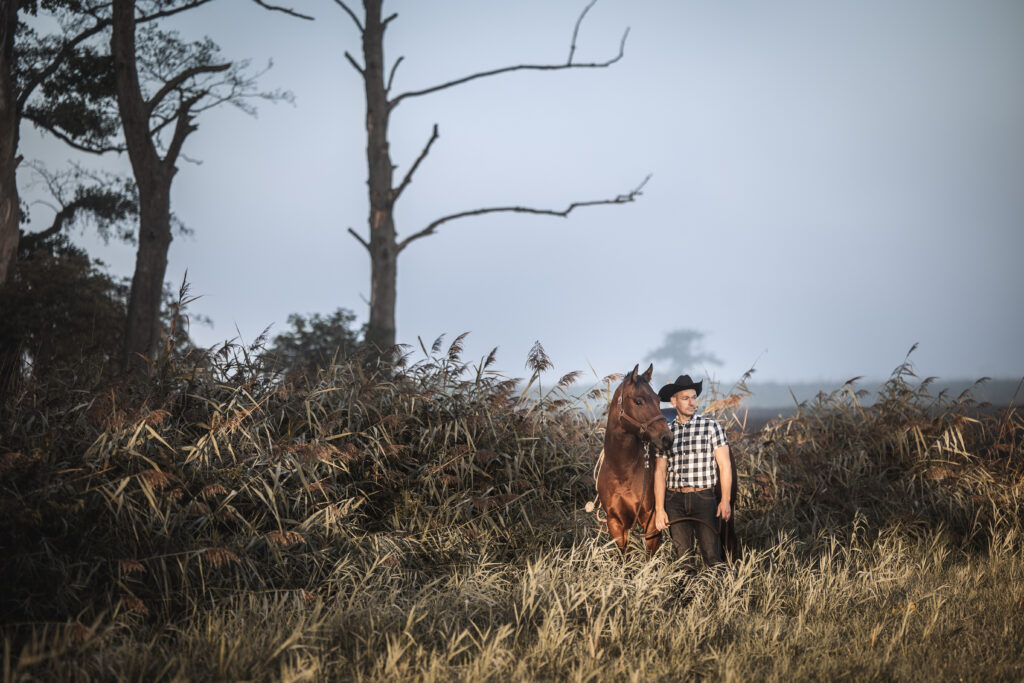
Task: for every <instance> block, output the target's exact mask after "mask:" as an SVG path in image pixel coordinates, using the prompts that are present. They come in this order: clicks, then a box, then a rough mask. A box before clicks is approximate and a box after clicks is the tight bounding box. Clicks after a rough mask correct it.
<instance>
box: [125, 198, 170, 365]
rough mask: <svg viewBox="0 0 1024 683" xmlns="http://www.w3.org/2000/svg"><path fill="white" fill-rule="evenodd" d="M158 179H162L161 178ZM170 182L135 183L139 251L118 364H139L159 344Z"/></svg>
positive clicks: (167, 239) (168, 225)
mask: <svg viewBox="0 0 1024 683" xmlns="http://www.w3.org/2000/svg"><path fill="white" fill-rule="evenodd" d="M161 180H162V179H161ZM170 194H171V183H170V179H169V178H168V179H167V181H166V182H160V181H157V182H156V183H153V184H152V185H151V186H148V187H147V185H146V184H143V183H139V203H140V207H139V208H140V212H139V249H138V251H137V252H136V255H135V275H134V276H133V277H132V288H131V294H130V295H129V297H128V320H127V321H126V323H125V333H124V347H123V350H122V352H123V358H122V365H123V366H124V367H125V368H129V367H132V366H133V365H141V364H142V360H143V358H150V357H151V356H152V354H153V352H154V351H155V350H156V349H157V347H158V345H159V343H160V300H161V298H162V296H163V287H164V275H165V274H166V272H167V250H168V249H169V248H170V245H171V198H170Z"/></svg>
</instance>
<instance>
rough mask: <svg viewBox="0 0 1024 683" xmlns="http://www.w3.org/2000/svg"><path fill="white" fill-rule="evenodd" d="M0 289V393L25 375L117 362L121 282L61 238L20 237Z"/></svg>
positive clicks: (90, 369)
mask: <svg viewBox="0 0 1024 683" xmlns="http://www.w3.org/2000/svg"><path fill="white" fill-rule="evenodd" d="M30 249H31V250H30ZM2 289H3V292H2V295H3V301H4V313H3V315H2V316H0V350H2V353H0V359H2V363H0V365H2V366H3V367H0V394H3V391H2V390H4V389H8V388H10V387H11V385H12V383H13V382H15V381H17V379H18V378H19V377H21V376H24V375H26V374H30V375H32V376H33V377H35V378H36V379H37V380H40V381H46V380H47V379H49V378H50V377H52V376H54V374H55V373H57V372H59V371H68V372H71V373H73V374H82V373H86V374H92V375H95V374H96V373H98V372H100V371H101V370H102V369H103V368H104V366H107V367H113V366H116V349H117V348H118V342H119V340H120V337H121V330H122V328H123V326H124V317H125V297H126V295H127V287H126V286H125V285H124V284H123V283H120V282H117V281H116V280H114V279H113V278H111V277H110V276H109V275H108V274H107V273H106V272H105V271H104V270H103V268H102V264H100V263H98V262H95V261H92V260H91V259H90V258H89V257H88V255H87V254H86V253H85V252H84V251H83V250H81V249H79V248H78V247H75V246H74V245H72V244H71V243H70V242H69V241H68V239H67V237H66V236H65V235H62V234H57V233H54V234H51V235H49V236H47V237H40V238H38V239H36V240H31V241H24V242H23V243H22V254H21V256H20V258H19V259H18V260H17V261H16V265H15V268H14V269H13V270H12V273H11V277H10V278H8V281H7V282H6V283H5V284H4V285H3V286H2Z"/></svg>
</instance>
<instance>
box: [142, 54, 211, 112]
mask: <svg viewBox="0 0 1024 683" xmlns="http://www.w3.org/2000/svg"><path fill="white" fill-rule="evenodd" d="M230 68H231V62H227V63H226V64H212V65H207V66H194V67H192V68H191V69H185V70H184V71H182V72H181V73H180V74H178V75H177V76H175V77H174V78H172V79H171V80H169V81H167V82H166V83H164V85H163V87H161V88H160V89H159V90H157V91H156V94H155V95H153V97H151V98H150V99H149V101H148V102H146V116H147V117H149V116H152V115H153V110H154V109H156V107H157V106H158V105H159V104H160V101H161V100H163V98H165V97H167V95H168V94H170V93H171V92H172V91H173V90H174V89H175V88H177V87H178V86H179V85H181V84H182V83H184V82H185V81H187V80H188V79H190V78H192V77H194V76H198V75H200V74H212V73H217V72H218V71H227V70H228V69H230Z"/></svg>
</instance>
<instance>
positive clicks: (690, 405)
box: [672, 389, 697, 419]
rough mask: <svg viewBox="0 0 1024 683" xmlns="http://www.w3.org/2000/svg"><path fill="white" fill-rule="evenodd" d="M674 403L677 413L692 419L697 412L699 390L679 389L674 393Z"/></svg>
mask: <svg viewBox="0 0 1024 683" xmlns="http://www.w3.org/2000/svg"><path fill="white" fill-rule="evenodd" d="M672 405H673V406H674V407H675V409H676V412H677V413H679V414H680V415H682V416H683V417H685V418H686V419H690V418H691V417H693V414H694V413H695V412H697V390H696V389H683V390H682V391H677V392H676V393H674V394H672Z"/></svg>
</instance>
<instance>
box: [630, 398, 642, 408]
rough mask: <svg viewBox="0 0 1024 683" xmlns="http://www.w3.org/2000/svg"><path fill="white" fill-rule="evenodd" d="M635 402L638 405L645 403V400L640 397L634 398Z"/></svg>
mask: <svg viewBox="0 0 1024 683" xmlns="http://www.w3.org/2000/svg"><path fill="white" fill-rule="evenodd" d="M633 403H635V404H637V405H638V406H642V405H643V404H644V402H643V401H641V400H640V399H638V398H634V399H633Z"/></svg>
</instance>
